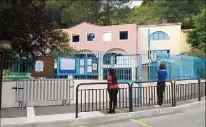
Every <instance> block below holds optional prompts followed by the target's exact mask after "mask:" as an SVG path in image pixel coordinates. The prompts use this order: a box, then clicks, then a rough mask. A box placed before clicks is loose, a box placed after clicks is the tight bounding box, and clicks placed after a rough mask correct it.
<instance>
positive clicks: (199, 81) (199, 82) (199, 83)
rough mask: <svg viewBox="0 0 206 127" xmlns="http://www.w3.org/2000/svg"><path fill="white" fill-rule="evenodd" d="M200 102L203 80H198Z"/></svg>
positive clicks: (199, 99)
mask: <svg viewBox="0 0 206 127" xmlns="http://www.w3.org/2000/svg"><path fill="white" fill-rule="evenodd" d="M198 101H201V79H198Z"/></svg>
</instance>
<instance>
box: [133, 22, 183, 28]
mask: <svg viewBox="0 0 206 127" xmlns="http://www.w3.org/2000/svg"><path fill="white" fill-rule="evenodd" d="M173 25H182V23H166V24H152V25H137V27H155V26H173Z"/></svg>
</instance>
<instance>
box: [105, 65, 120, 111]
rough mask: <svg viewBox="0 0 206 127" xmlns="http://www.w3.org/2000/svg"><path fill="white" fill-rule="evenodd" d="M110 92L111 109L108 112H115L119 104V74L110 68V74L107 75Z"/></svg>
mask: <svg viewBox="0 0 206 127" xmlns="http://www.w3.org/2000/svg"><path fill="white" fill-rule="evenodd" d="M107 81H108V82H109V83H108V86H107V89H108V93H109V111H108V113H115V108H116V106H117V94H118V84H117V76H116V72H115V70H114V69H111V68H110V69H109V75H108V77H107ZM112 105H113V107H112Z"/></svg>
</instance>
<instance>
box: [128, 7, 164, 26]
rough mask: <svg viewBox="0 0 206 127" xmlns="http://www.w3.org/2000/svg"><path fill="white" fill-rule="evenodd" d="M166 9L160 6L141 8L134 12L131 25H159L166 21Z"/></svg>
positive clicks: (135, 9) (131, 16) (136, 8)
mask: <svg viewBox="0 0 206 127" xmlns="http://www.w3.org/2000/svg"><path fill="white" fill-rule="evenodd" d="M166 11H167V8H166V7H159V6H151V7H150V6H147V5H146V6H139V7H135V8H134V9H133V10H132V13H131V15H130V18H129V20H130V21H129V22H130V23H136V24H139V25H144V24H158V23H161V22H162V21H163V20H164V17H165V12H166Z"/></svg>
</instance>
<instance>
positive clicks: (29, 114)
mask: <svg viewBox="0 0 206 127" xmlns="http://www.w3.org/2000/svg"><path fill="white" fill-rule="evenodd" d="M26 110H27V119H28V122H36V116H35V111H34V107H26Z"/></svg>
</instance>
